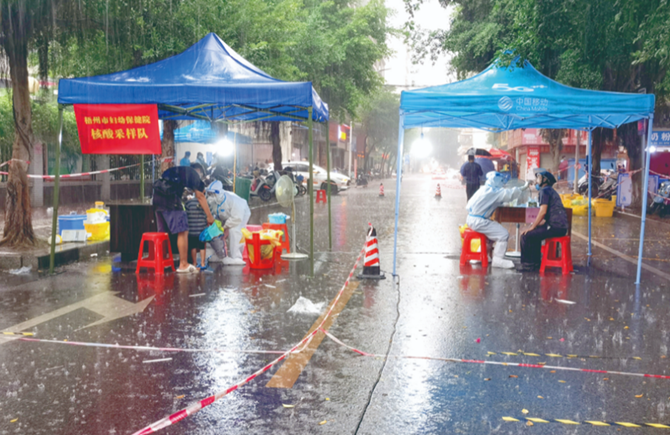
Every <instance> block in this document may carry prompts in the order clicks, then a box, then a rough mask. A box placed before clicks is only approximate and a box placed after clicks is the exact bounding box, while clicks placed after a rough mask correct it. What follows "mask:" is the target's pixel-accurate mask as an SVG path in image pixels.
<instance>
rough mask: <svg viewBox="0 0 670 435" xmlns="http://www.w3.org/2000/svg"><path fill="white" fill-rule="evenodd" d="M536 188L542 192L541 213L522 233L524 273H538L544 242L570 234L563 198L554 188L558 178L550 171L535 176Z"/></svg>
mask: <svg viewBox="0 0 670 435" xmlns="http://www.w3.org/2000/svg"><path fill="white" fill-rule="evenodd" d="M535 177H536V178H535V179H536V184H535V188H536V189H537V190H538V191H539V192H540V193H539V201H538V203H539V204H540V212H539V213H538V215H537V218H536V219H535V222H533V224H532V225H531V226H530V228H528V229H526V230H524V231H523V232H522V233H521V264H520V265H519V270H520V271H522V272H528V271H536V270H539V269H540V265H541V264H542V241H543V240H545V239H549V238H552V237H563V236H565V235H566V234H567V233H568V214H567V213H566V212H565V207H563V202H562V201H561V197H560V196H559V195H558V193H557V192H556V191H555V190H554V188H553V187H552V186H553V185H554V184H555V183H556V178H555V177H554V176H553V175H552V174H551V173H550V172H548V171H546V170H542V171H538V173H537V174H535Z"/></svg>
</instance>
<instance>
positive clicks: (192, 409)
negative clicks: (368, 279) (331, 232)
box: [133, 246, 365, 435]
mask: <svg viewBox="0 0 670 435" xmlns="http://www.w3.org/2000/svg"><path fill="white" fill-rule="evenodd" d="M364 252H365V246H363V248H362V249H361V251H360V252H359V253H358V257H357V258H356V262H355V263H354V267H353V268H352V269H351V272H349V276H348V277H347V280H346V281H345V282H344V285H343V286H342V288H341V289H340V291H339V292H338V293H337V296H336V297H335V299H334V300H333V302H332V303H331V305H330V309H329V310H328V312H327V313H326V315H325V316H324V317H323V320H322V321H321V323H320V324H319V326H318V327H316V328H314V330H313V331H312V332H311V333H310V334H308V335H307V336H306V337H305V338H303V339H302V340H300V342H299V343H298V344H296V345H295V346H293V347H292V348H291V349H290V350H287V351H286V352H284V353H283V354H282V355H280V356H279V357H278V358H277V359H275V360H274V361H271V362H270V363H269V364H267V365H266V366H264V367H262V368H261V369H259V370H257V371H256V372H254V373H253V374H252V375H251V376H249V377H247V378H246V379H243V380H241V381H240V382H238V383H236V384H235V385H232V386H230V387H228V388H226V389H225V390H221V391H219V392H218V393H216V394H214V395H212V396H209V397H206V398H205V399H202V400H199V401H197V402H194V403H192V404H191V405H189V406H187V407H186V408H184V409H182V410H181V411H178V412H175V413H174V414H171V415H169V416H167V417H165V418H163V419H161V420H158V421H157V422H155V423H153V424H151V425H149V426H147V427H145V428H144V429H141V430H139V431H137V432H135V433H134V434H133V435H146V434H150V433H154V432H158V431H159V430H161V429H164V428H166V427H168V426H171V425H173V424H175V423H177V422H179V421H181V420H183V419H185V418H186V417H188V416H191V415H193V414H195V413H196V412H198V411H200V410H201V409H203V408H205V407H207V406H209V405H211V404H212V403H214V402H216V401H217V400H219V399H221V398H223V397H225V396H227V395H228V394H230V393H232V392H233V391H235V390H237V389H238V388H240V387H242V386H244V385H245V384H247V383H249V382H251V381H252V380H254V379H255V378H257V377H258V376H260V375H262V374H263V373H265V372H267V371H268V370H270V369H271V368H272V367H274V366H275V365H277V364H278V363H279V362H281V361H283V360H284V359H286V357H287V356H288V355H290V354H291V353H295V351H296V350H297V349H298V348H300V347H302V348H304V347H306V346H308V345H309V343H310V342H311V341H312V338H313V337H314V336H315V335H316V333H317V332H319V331H323V329H321V328H322V326H323V325H324V323H325V322H326V320H327V319H328V317H330V314H331V312H332V311H333V308H335V305H337V303H338V302H339V300H340V297H341V296H342V293H344V290H345V289H346V288H347V286H348V285H349V281H350V280H351V277H352V276H353V275H354V272H355V271H356V268H357V267H358V263H359V262H360V260H361V257H362V256H363V253H364Z"/></svg>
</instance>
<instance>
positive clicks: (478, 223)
mask: <svg viewBox="0 0 670 435" xmlns="http://www.w3.org/2000/svg"><path fill="white" fill-rule="evenodd" d="M506 183H507V178H506V177H505V176H504V175H503V174H501V173H500V172H489V173H488V174H486V184H485V185H484V187H482V188H481V189H479V190H477V192H475V194H474V195H472V198H470V201H468V205H467V209H468V218H467V220H466V222H467V224H468V228H470V229H471V230H472V231H476V232H478V233H481V234H484V235H485V236H486V237H487V238H488V239H489V240H490V241H491V242H495V248H494V250H493V260H492V261H491V266H492V267H500V268H503V269H513V268H514V263H512V262H511V261H510V260H505V252H507V240H508V239H509V233H508V232H507V230H506V229H505V227H503V226H502V225H500V224H499V223H498V222H495V221H493V220H491V215H493V212H494V211H495V210H496V209H497V208H498V207H500V206H501V205H503V204H504V203H506V202H510V201H513V200H515V199H518V198H519V197H521V194H522V193H523V191H524V190H527V189H528V186H529V184H528V183H526V184H524V185H523V186H522V187H512V188H509V189H507V188H505V187H504V186H505V184H506Z"/></svg>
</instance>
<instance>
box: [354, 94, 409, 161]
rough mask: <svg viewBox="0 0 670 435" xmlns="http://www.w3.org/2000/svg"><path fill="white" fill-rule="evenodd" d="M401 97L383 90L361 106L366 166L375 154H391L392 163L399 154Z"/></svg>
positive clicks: (389, 159)
mask: <svg viewBox="0 0 670 435" xmlns="http://www.w3.org/2000/svg"><path fill="white" fill-rule="evenodd" d="M399 108H400V97H399V95H398V94H394V93H392V92H390V91H389V90H386V89H385V90H383V91H382V92H379V93H377V94H374V96H373V97H372V98H369V99H367V100H366V102H365V104H364V105H363V106H362V107H361V127H362V128H363V130H364V131H365V134H366V140H365V168H366V169H367V168H368V162H369V158H370V157H371V156H373V155H377V156H378V157H381V156H382V154H383V155H389V156H390V158H388V159H386V162H387V163H392V161H393V160H394V159H395V155H396V154H397V146H398V123H399V122H400V120H399V117H400V115H399Z"/></svg>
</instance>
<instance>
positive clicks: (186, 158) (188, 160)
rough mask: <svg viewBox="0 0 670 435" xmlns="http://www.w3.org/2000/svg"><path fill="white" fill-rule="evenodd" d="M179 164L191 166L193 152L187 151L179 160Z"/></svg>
mask: <svg viewBox="0 0 670 435" xmlns="http://www.w3.org/2000/svg"><path fill="white" fill-rule="evenodd" d="M179 166H191V152H190V151H186V152H185V153H184V157H183V158H182V159H181V160H180V161H179Z"/></svg>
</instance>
